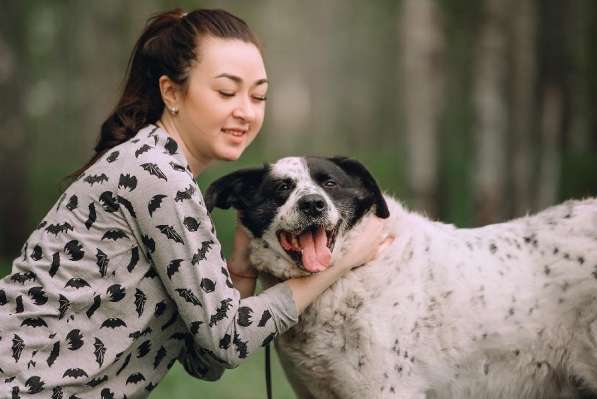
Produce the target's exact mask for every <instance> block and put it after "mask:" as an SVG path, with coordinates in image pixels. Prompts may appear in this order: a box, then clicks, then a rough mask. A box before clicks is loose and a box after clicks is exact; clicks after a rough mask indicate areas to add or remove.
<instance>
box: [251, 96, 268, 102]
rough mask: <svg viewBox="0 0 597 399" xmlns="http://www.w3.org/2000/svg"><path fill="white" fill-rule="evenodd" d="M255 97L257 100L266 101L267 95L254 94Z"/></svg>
mask: <svg viewBox="0 0 597 399" xmlns="http://www.w3.org/2000/svg"><path fill="white" fill-rule="evenodd" d="M253 98H254V99H255V100H257V101H266V100H267V96H253Z"/></svg>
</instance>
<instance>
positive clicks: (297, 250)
mask: <svg viewBox="0 0 597 399" xmlns="http://www.w3.org/2000/svg"><path fill="white" fill-rule="evenodd" d="M339 226H340V223H338V224H337V225H336V226H334V227H331V228H330V227H326V226H321V225H311V226H308V227H307V228H305V229H303V230H301V231H286V230H278V232H277V233H276V236H277V237H278V241H279V243H280V246H282V248H283V249H284V251H286V253H287V254H288V256H290V258H291V259H292V260H293V261H294V263H296V265H297V266H298V267H300V268H301V269H304V270H306V271H308V272H311V273H315V272H320V271H322V270H325V269H326V268H327V267H328V266H329V265H330V263H331V262H332V251H333V250H334V244H335V243H336V235H337V234H338V230H339Z"/></svg>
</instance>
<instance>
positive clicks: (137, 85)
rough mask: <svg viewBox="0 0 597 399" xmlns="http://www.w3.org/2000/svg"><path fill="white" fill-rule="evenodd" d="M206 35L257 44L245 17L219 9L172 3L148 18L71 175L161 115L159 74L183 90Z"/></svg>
mask: <svg viewBox="0 0 597 399" xmlns="http://www.w3.org/2000/svg"><path fill="white" fill-rule="evenodd" d="M205 37H216V38H222V39H238V40H242V41H244V42H247V43H253V44H255V46H257V48H260V45H259V42H258V41H257V38H256V37H255V35H254V34H253V32H252V31H251V29H250V28H249V26H248V25H247V24H246V23H245V21H243V20H242V19H240V18H238V17H235V16H234V15H232V14H230V13H228V12H226V11H224V10H194V11H191V12H189V13H185V12H184V11H183V10H181V9H178V8H177V9H174V10H171V11H166V12H163V13H160V14H157V15H154V16H153V17H151V18H149V20H148V21H147V23H146V25H145V29H144V31H143V33H142V34H141V37H139V39H138V40H137V43H135V47H134V48H133V52H132V53H131V56H130V58H129V62H128V67H127V71H126V75H125V86H124V91H123V93H122V96H121V97H120V100H119V101H118V104H117V105H116V108H115V109H114V111H113V112H112V113H111V114H110V116H108V118H107V119H106V120H105V121H104V123H102V126H101V130H100V135H99V139H98V143H97V145H96V146H95V155H93V156H92V157H91V159H90V160H89V161H88V162H87V163H86V164H85V166H83V167H82V168H81V169H79V170H77V171H76V172H74V173H73V174H72V175H71V176H70V177H71V178H76V177H78V176H80V175H81V174H82V173H83V172H84V171H85V170H86V169H87V168H89V167H90V166H91V165H93V163H94V162H95V161H97V160H98V159H99V158H100V157H101V156H102V155H103V154H104V153H106V151H108V150H109V149H110V148H112V147H114V146H116V145H118V144H120V143H123V142H125V141H127V140H129V139H130V138H132V137H133V136H134V135H135V134H136V133H137V131H139V129H141V128H142V127H144V126H145V125H147V124H149V123H154V122H156V121H157V120H158V119H159V118H160V116H161V115H162V112H163V110H164V102H163V101H162V96H161V93H160V86H159V79H160V77H161V76H162V75H166V76H168V77H169V78H170V79H171V80H172V81H174V82H175V83H177V84H178V85H179V86H180V87H181V88H182V90H183V91H184V92H186V89H187V85H188V76H189V69H190V67H191V65H192V64H193V62H195V61H198V60H199V59H200V55H201V54H200V53H201V48H200V47H201V40H200V39H202V38H205Z"/></svg>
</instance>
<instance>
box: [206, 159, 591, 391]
mask: <svg viewBox="0 0 597 399" xmlns="http://www.w3.org/2000/svg"><path fill="white" fill-rule="evenodd" d="M205 201H206V206H207V207H208V209H209V210H211V209H213V208H214V207H219V208H223V209H228V208H231V207H232V208H235V209H237V210H238V211H239V216H240V222H241V224H242V225H243V226H244V227H245V228H246V230H247V231H248V232H249V234H250V236H251V257H250V259H251V262H252V264H253V265H254V266H255V268H256V269H257V270H258V271H259V272H260V275H261V276H262V277H263V278H264V279H265V282H266V284H272V283H273V282H275V281H279V280H285V279H288V278H292V277H300V276H306V275H309V274H312V273H317V272H319V271H320V270H322V269H324V268H325V267H326V264H329V263H330V261H331V263H332V264H333V263H334V262H336V261H338V260H339V259H340V258H342V257H343V256H344V255H345V253H346V249H347V248H348V247H349V246H350V245H351V243H353V242H354V241H355V240H367V239H368V237H362V236H358V235H356V234H353V233H354V232H355V231H357V230H358V229H357V228H358V226H359V223H360V222H362V221H363V220H365V219H366V218H371V217H379V218H382V219H383V224H384V230H385V231H386V232H388V233H391V234H393V235H394V236H395V237H396V238H395V240H394V241H393V242H392V243H391V244H390V245H389V246H388V247H386V248H385V249H383V250H382V251H381V252H380V253H379V254H378V256H377V258H376V259H374V260H372V261H371V262H369V263H367V264H366V265H363V266H362V267H358V268H355V269H353V270H351V271H350V272H348V273H346V274H345V275H344V276H343V277H342V278H340V279H339V280H338V281H337V282H336V283H335V284H333V285H332V286H331V287H330V288H329V289H328V290H326V291H325V292H324V293H323V294H322V295H321V296H320V297H319V298H318V299H317V300H316V301H315V302H313V303H312V304H311V305H310V306H309V307H308V308H307V309H306V310H305V311H304V312H303V314H301V317H300V320H299V323H298V324H297V325H296V326H294V327H293V328H291V329H290V330H289V331H287V332H286V333H285V334H283V335H282V336H280V337H279V338H278V339H276V349H277V351H278V354H279V357H280V360H281V363H282V366H283V368H284V370H285V372H286V374H287V377H288V379H289V381H290V383H291V385H292V387H293V389H294V390H295V392H296V393H297V396H298V397H299V398H303V399H304V398H318V399H320V398H343V399H345V398H359V399H362V398H403V399H410V398H430V399H431V398H432V399H443V398H492V399H494V398H504V399H506V398H507V399H512V398H521V399H522V398H525V399H530V398H537V399H539V398H549V399H551V398H595V397H597V396H594V395H595V394H594V393H595V392H597V199H585V200H581V201H568V202H565V203H563V204H561V205H557V206H553V207H551V208H548V209H546V210H544V211H542V212H540V213H538V214H536V215H532V216H525V217H522V218H519V219H516V220H512V221H509V222H506V223H500V224H494V225H489V226H485V227H480V228H468V229H464V228H456V227H454V226H452V225H448V224H443V223H440V222H436V221H431V220H429V219H428V218H426V217H424V216H422V215H419V214H417V213H414V212H411V211H409V210H407V209H406V208H405V207H404V206H403V205H402V204H400V202H398V201H397V200H395V199H394V198H392V197H391V196H389V195H384V194H383V193H382V192H381V190H380V188H379V187H378V185H377V183H376V182H375V179H374V178H373V176H372V175H371V174H370V173H369V172H368V171H367V169H366V168H365V167H364V166H363V165H362V164H361V163H359V162H358V161H356V160H353V159H350V158H343V157H332V158H323V157H289V158H283V159H281V160H279V161H277V162H275V163H274V164H271V165H264V166H263V167H260V168H249V169H243V170H239V171H236V172H233V173H231V174H229V175H226V176H224V177H222V178H220V179H218V180H217V181H215V182H214V183H213V184H212V185H211V186H210V187H209V188H208V189H207V190H206V195H205ZM331 267H333V266H331Z"/></svg>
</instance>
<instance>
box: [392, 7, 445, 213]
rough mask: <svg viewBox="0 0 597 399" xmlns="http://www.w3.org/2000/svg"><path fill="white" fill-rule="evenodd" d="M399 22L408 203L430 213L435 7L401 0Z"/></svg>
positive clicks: (437, 39) (436, 106)
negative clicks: (409, 195) (410, 199)
mask: <svg viewBox="0 0 597 399" xmlns="http://www.w3.org/2000/svg"><path fill="white" fill-rule="evenodd" d="M399 24H400V41H401V49H402V52H401V64H402V73H403V76H402V79H401V80H402V82H403V87H402V93H403V95H404V98H403V101H404V110H405V124H406V132H405V137H406V143H407V148H408V151H409V153H408V181H409V186H410V190H411V192H412V194H413V200H414V205H415V206H416V207H417V208H421V209H424V210H425V211H426V212H427V213H428V214H430V215H431V216H436V215H437V213H438V204H437V162H438V149H437V142H438V117H439V113H440V111H441V106H442V97H443V96H442V92H443V83H444V82H443V80H444V79H443V63H442V62H441V58H442V55H443V54H442V53H443V48H444V37H443V30H442V21H441V15H440V10H438V6H437V4H436V2H435V1H433V0H403V1H402V9H401V10H400V21H399Z"/></svg>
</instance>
